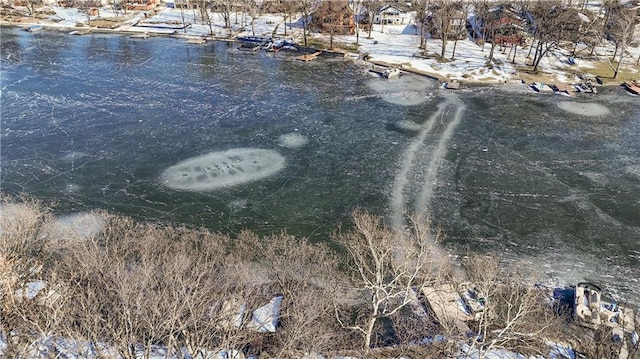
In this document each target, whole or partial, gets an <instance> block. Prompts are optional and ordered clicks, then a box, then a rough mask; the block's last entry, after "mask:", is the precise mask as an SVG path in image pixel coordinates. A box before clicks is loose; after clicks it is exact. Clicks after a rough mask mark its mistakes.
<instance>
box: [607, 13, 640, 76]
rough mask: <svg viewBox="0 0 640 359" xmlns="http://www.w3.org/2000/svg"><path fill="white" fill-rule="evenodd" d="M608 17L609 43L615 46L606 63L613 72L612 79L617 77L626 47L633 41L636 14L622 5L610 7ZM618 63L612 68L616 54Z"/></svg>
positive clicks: (625, 54)
mask: <svg viewBox="0 0 640 359" xmlns="http://www.w3.org/2000/svg"><path fill="white" fill-rule="evenodd" d="M609 12H610V14H611V15H610V16H609V23H608V24H607V25H608V30H607V33H608V35H609V37H610V39H611V41H612V42H613V43H614V45H615V51H614V53H613V56H612V57H611V59H609V58H607V62H608V64H609V67H611V70H613V78H614V79H615V78H617V77H618V73H619V72H620V66H621V65H622V62H623V61H624V59H625V56H627V55H628V54H627V47H628V46H629V44H630V43H631V41H632V40H633V35H634V30H635V18H636V13H635V11H633V10H631V9H627V8H624V7H623V6H622V5H618V6H616V7H612V8H611V10H610V11H609ZM618 52H619V55H618V63H617V64H616V65H615V66H614V65H613V64H612V62H613V61H615V57H616V54H618Z"/></svg>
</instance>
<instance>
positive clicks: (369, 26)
mask: <svg viewBox="0 0 640 359" xmlns="http://www.w3.org/2000/svg"><path fill="white" fill-rule="evenodd" d="M322 1H324V2H330V3H336V6H325V7H323V8H322V9H323V11H340V12H343V11H344V10H345V9H346V8H348V9H350V11H351V13H352V14H353V17H354V20H355V28H356V31H355V34H354V36H355V43H356V45H357V44H358V42H359V35H360V28H361V26H364V29H365V30H366V31H367V32H368V36H369V37H371V34H372V30H373V18H374V16H375V14H376V13H377V12H378V11H379V10H380V9H381V8H382V7H383V6H385V5H396V6H397V4H398V3H397V2H395V1H392V0H388V1H385V0H350V1H347V0H264V1H255V0H193V1H189V0H178V1H176V2H175V4H176V6H177V7H179V8H180V10H181V13H182V22H183V23H185V16H184V15H185V11H193V16H194V18H196V19H199V21H201V22H202V23H203V24H207V25H208V27H209V30H210V32H211V34H212V35H213V33H214V23H215V22H217V21H218V18H220V19H222V20H223V21H224V28H226V29H227V30H228V35H229V36H233V28H234V27H236V28H237V27H244V26H247V25H249V26H250V28H251V30H252V33H253V34H254V35H255V22H256V20H257V19H258V18H260V17H261V16H263V15H264V14H267V13H269V14H281V15H282V21H281V22H279V23H277V24H274V29H273V35H274V36H275V35H276V33H278V32H279V31H280V34H283V35H284V36H287V35H288V34H287V29H288V28H291V27H292V26H295V27H299V28H302V30H303V39H302V40H303V43H304V45H305V46H307V45H308V37H309V34H310V31H312V29H311V27H312V26H311V25H312V24H313V21H311V20H310V19H312V17H313V16H314V12H315V11H316V9H318V6H319V3H320V2H322ZM39 2H41V0H27V1H26V2H25V4H26V7H27V9H28V11H29V12H30V13H31V15H34V14H35V13H36V5H38V4H39ZM138 3H139V2H138V1H137V0H136V1H134V0H119V1H113V2H111V3H110V4H111V6H112V7H113V11H114V13H115V14H119V13H120V12H121V11H122V12H124V13H126V11H127V10H126V9H127V8H131V7H133V6H134V5H137V4H138ZM342 3H344V6H342V5H339V4H342ZM407 3H408V4H410V7H409V8H408V10H411V11H413V12H414V14H415V16H414V17H415V18H414V19H413V21H414V22H415V24H416V29H417V34H418V35H420V43H419V47H420V48H421V49H422V50H423V51H424V52H425V53H426V52H427V49H428V39H429V37H430V35H431V34H437V38H438V39H440V40H441V41H440V42H439V46H440V50H439V56H440V58H442V59H445V58H446V57H448V56H449V55H450V59H452V60H453V59H455V53H456V45H457V42H458V40H461V39H468V38H469V37H470V39H471V40H474V41H478V39H482V40H483V44H482V47H483V50H484V47H485V45H484V40H485V39H489V40H490V39H496V38H500V37H501V36H503V35H507V32H509V31H513V29H514V27H513V26H510V25H516V26H518V27H521V28H522V30H523V34H524V37H523V41H522V42H520V43H517V42H516V43H509V44H508V46H505V45H506V44H505V43H504V42H500V41H489V55H488V57H487V59H488V60H487V61H488V63H491V62H492V61H493V57H494V52H495V49H496V47H499V48H501V49H502V51H504V52H506V48H508V49H509V53H508V56H507V57H508V58H510V59H511V61H512V62H513V63H516V54H517V53H518V47H521V49H520V50H521V51H526V52H527V56H526V59H525V60H524V61H525V63H522V64H519V65H524V66H528V67H530V68H531V69H532V71H533V72H536V71H538V68H539V65H540V61H541V60H542V59H543V58H544V56H547V55H549V54H550V53H554V52H555V51H556V50H559V49H560V48H563V49H565V50H567V51H569V52H570V53H571V55H572V56H573V57H575V58H594V57H595V55H596V54H597V52H596V49H597V47H598V46H601V45H607V43H609V44H612V45H613V46H614V51H613V53H612V54H599V55H600V56H601V57H603V58H604V60H605V61H606V63H607V64H608V65H609V67H610V68H611V70H612V72H613V78H616V77H617V76H618V73H619V71H620V66H621V64H622V63H623V62H624V61H625V58H628V57H629V53H628V51H627V49H628V47H629V46H638V39H637V38H636V37H634V30H635V26H636V24H637V23H638V21H639V16H638V12H639V11H640V10H639V9H638V7H637V6H635V7H634V6H632V3H631V2H628V1H622V0H602V1H598V2H595V3H594V2H588V1H587V0H516V1H505V2H496V1H494V0H413V1H410V2H407ZM65 4H66V5H68V6H75V7H78V8H80V9H83V10H84V11H85V12H87V14H89V13H90V11H89V10H90V9H91V8H97V7H98V5H99V2H98V1H97V0H77V1H73V0H70V1H67V2H65ZM403 6H405V5H403ZM497 7H500V8H501V10H500V11H496V8H497ZM120 9H122V10H120ZM332 9H333V10H332ZM505 12H508V13H510V15H509V17H512V18H514V19H516V20H517V21H515V22H513V23H511V24H509V26H491V24H492V23H494V22H495V24H498V25H504V24H501V23H500V21H499V19H498V18H496V16H498V15H500V16H501V15H504V14H505ZM343 17H344V14H342V13H341V14H324V15H323V19H325V20H324V22H327V21H329V24H328V25H327V24H324V25H323V26H324V28H325V30H326V31H328V32H329V35H330V37H331V40H330V42H331V46H332V47H333V37H334V34H335V33H337V27H340V28H343V27H344V26H343V25H344V19H343ZM456 18H460V19H462V21H455V19H456ZM331 19H341V20H340V21H332V20H331ZM466 19H470V20H471V21H472V22H473V23H475V24H478V25H482V26H481V30H480V31H479V32H480V33H469V32H467V31H466V30H467V29H466V28H467V27H468V25H469V24H468V23H467V21H466ZM88 21H89V23H90V22H91V20H90V17H88ZM196 21H197V20H196ZM496 21H497V22H496ZM332 22H335V24H332ZM239 25H242V26H239ZM334 27H336V29H334ZM327 29H328V30H327ZM383 29H384V25H382V28H381V31H384V30H383ZM334 30H335V31H334ZM185 31H186V28H185ZM460 34H463V36H459V35H460ZM451 41H453V46H448V44H449V43H450V42H451ZM447 51H450V54H449V53H447ZM629 61H630V62H633V61H635V64H636V66H638V65H639V64H640V56H639V57H638V58H637V59H629Z"/></svg>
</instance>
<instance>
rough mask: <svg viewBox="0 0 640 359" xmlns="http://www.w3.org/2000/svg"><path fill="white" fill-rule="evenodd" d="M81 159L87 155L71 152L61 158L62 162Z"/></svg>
mask: <svg viewBox="0 0 640 359" xmlns="http://www.w3.org/2000/svg"><path fill="white" fill-rule="evenodd" d="M83 157H87V154H86V153H84V152H78V151H72V152H68V153H67V154H65V155H64V156H62V160H63V161H74V160H77V159H80V158H83Z"/></svg>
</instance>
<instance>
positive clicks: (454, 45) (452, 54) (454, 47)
mask: <svg viewBox="0 0 640 359" xmlns="http://www.w3.org/2000/svg"><path fill="white" fill-rule="evenodd" d="M456 46H458V38H457V37H456V39H455V40H453V52H452V53H451V60H455V58H456Z"/></svg>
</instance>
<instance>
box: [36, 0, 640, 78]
mask: <svg viewBox="0 0 640 359" xmlns="http://www.w3.org/2000/svg"><path fill="white" fill-rule="evenodd" d="M50 9H52V10H53V11H55V12H56V15H54V16H51V17H50V18H49V19H50V20H40V21H39V22H40V23H42V24H43V25H45V26H47V27H59V28H74V27H76V25H77V24H79V23H80V24H86V23H87V16H86V14H84V13H82V12H80V11H79V10H78V9H72V8H62V7H50ZM99 14H100V17H102V18H115V19H118V20H120V21H122V23H121V25H120V26H119V27H118V28H117V29H114V30H113V31H119V32H128V33H131V32H146V33H155V34H165V35H166V34H171V33H174V31H176V30H174V29H166V28H165V29H162V28H154V27H141V26H135V24H136V23H137V22H139V21H147V22H158V23H163V22H164V23H183V22H184V23H185V24H190V25H189V26H187V27H186V28H185V29H184V30H178V31H177V32H176V34H182V35H184V36H185V37H188V36H207V37H210V38H229V37H231V38H233V37H235V36H238V35H245V36H246V35H256V36H272V35H274V36H275V37H282V38H287V39H293V40H295V41H299V42H302V39H303V33H302V29H301V28H300V26H299V24H290V23H285V21H284V19H283V17H282V16H281V15H275V14H265V15H261V16H259V17H258V18H256V19H255V21H254V24H253V28H252V26H251V18H250V17H249V16H242V15H238V16H236V15H235V14H232V16H231V23H232V29H231V31H229V29H227V28H225V27H224V20H223V17H222V15H221V14H212V16H211V19H212V24H211V26H209V24H206V23H204V22H203V21H202V20H201V19H200V17H199V14H198V12H197V11H196V12H194V11H192V10H183V11H181V10H179V9H172V8H168V7H162V6H161V7H159V8H158V9H156V10H155V11H147V12H142V11H138V12H134V11H128V12H127V13H126V14H123V13H119V14H117V16H116V14H115V12H114V10H113V9H112V8H109V7H105V8H101V9H100V11H99ZM96 18H97V17H95V16H94V17H92V20H96ZM54 19H55V20H56V21H52V20H54ZM296 25H297V26H296ZM285 27H286V34H285ZM637 32H638V33H640V28H639V29H638V31H637ZM416 33H417V31H416V26H415V25H414V24H407V25H385V26H384V27H382V26H381V25H374V26H373V29H372V31H371V36H370V37H369V36H368V35H369V34H368V32H367V31H365V30H364V29H362V28H361V29H360V36H359V39H358V41H357V42H358V46H357V48H358V51H359V52H360V54H367V55H368V57H369V59H371V60H372V61H373V62H376V63H386V64H390V65H394V66H398V67H402V68H405V69H415V70H418V71H421V72H425V73H429V74H434V75H436V76H437V77H439V78H441V79H449V80H451V79H457V80H460V81H462V82H482V83H506V82H511V81H520V80H521V76H520V73H519V72H518V69H522V68H527V66H526V64H529V63H530V62H531V59H529V58H527V57H526V56H527V54H528V52H529V51H528V50H529V49H528V47H527V46H525V48H518V49H517V52H516V56H515V63H514V61H513V56H512V55H511V54H510V49H509V48H506V49H503V50H502V51H501V50H500V48H499V47H496V49H495V53H494V55H493V61H491V62H489V61H488V57H489V52H490V44H487V45H485V46H484V47H483V46H481V45H478V44H476V43H474V42H473V41H471V40H469V39H464V40H459V41H457V43H456V44H455V47H456V49H455V57H454V56H452V55H453V47H454V41H448V44H447V48H446V51H445V60H438V57H439V56H437V55H439V54H440V52H441V46H442V42H441V40H437V39H428V40H427V42H426V51H425V50H423V49H419V42H420V39H419V36H418V35H417V34H416ZM308 36H309V37H311V38H313V39H314V40H315V42H317V40H320V41H322V42H323V43H326V44H327V46H328V44H329V36H328V35H326V34H318V33H311V34H309V35H308ZM333 42H334V47H346V48H349V49H352V48H355V44H356V36H355V35H349V36H335V37H334V39H333ZM628 52H629V55H628V56H627V59H626V61H627V63H625V66H626V68H627V69H628V70H629V71H631V72H632V73H635V74H638V73H639V69H638V66H637V65H636V61H637V59H638V56H640V46H638V45H636V47H629V48H628ZM595 53H596V54H597V55H599V57H600V60H603V56H605V55H609V56H610V55H611V53H612V45H610V44H604V46H602V47H599V48H596V51H595ZM568 55H569V54H568V52H565V53H562V52H561V51H557V52H554V53H551V54H548V56H545V58H544V59H543V60H542V62H541V63H540V66H539V72H540V73H542V74H544V77H545V78H547V79H553V80H555V81H561V82H573V81H579V79H578V78H576V74H583V75H587V76H590V77H593V74H589V70H590V69H596V68H598V66H600V67H602V64H601V63H600V64H599V62H598V61H595V60H585V59H576V64H574V65H568V64H567V61H566V60H567V56H568ZM356 57H357V55H354V56H353V58H356ZM452 57H453V59H452Z"/></svg>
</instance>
